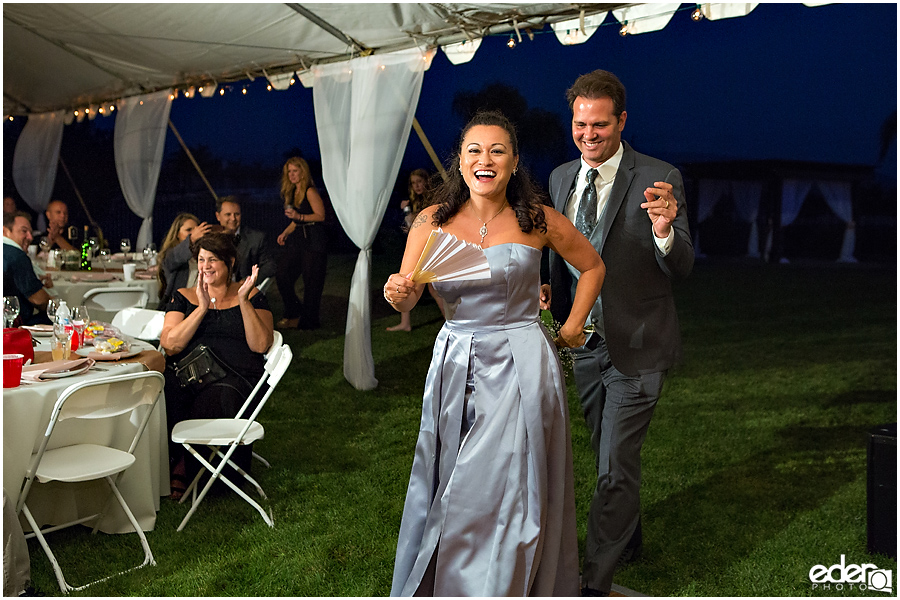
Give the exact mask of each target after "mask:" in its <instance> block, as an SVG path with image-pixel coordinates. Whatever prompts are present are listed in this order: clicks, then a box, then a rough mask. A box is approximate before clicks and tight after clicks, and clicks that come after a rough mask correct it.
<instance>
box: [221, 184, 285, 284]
mask: <svg viewBox="0 0 900 600" xmlns="http://www.w3.org/2000/svg"><path fill="white" fill-rule="evenodd" d="M216 220H217V221H219V225H221V226H222V227H223V228H224V229H225V231H226V232H227V233H230V234H232V235H233V236H234V245H235V248H236V249H237V260H236V261H235V263H234V280H235V281H241V280H242V279H244V278H246V277H247V276H249V275H250V272H251V270H252V269H253V265H259V275H258V277H257V281H256V283H257V285H259V284H260V283H262V281H263V280H264V279H266V278H267V277H274V276H275V259H274V258H272V252H271V251H270V249H269V246H268V245H267V244H266V234H264V233H263V232H262V231H257V230H255V229H250V228H249V227H246V226H244V227H242V226H241V203H240V200H239V199H238V198H237V196H225V197H223V198H219V200H218V201H217V202H216Z"/></svg>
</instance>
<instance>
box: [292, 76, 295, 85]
mask: <svg viewBox="0 0 900 600" xmlns="http://www.w3.org/2000/svg"><path fill="white" fill-rule="evenodd" d="M295 81H296V80H295V79H294V78H293V77H291V85H294V82H295Z"/></svg>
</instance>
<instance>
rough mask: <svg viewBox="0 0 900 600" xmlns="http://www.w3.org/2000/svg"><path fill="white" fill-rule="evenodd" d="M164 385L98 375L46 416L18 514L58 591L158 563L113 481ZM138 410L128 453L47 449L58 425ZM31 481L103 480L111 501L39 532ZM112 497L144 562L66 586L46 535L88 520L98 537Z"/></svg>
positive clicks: (82, 447)
mask: <svg viewBox="0 0 900 600" xmlns="http://www.w3.org/2000/svg"><path fill="white" fill-rule="evenodd" d="M164 386H165V379H164V378H163V376H162V374H160V373H157V372H156V371H149V372H145V373H130V374H127V375H113V376H111V377H102V378H98V379H92V380H89V381H84V382H81V383H76V384H73V385H70V386H69V387H67V388H66V389H65V390H63V392H62V394H60V396H59V400H57V401H56V405H55V406H54V407H53V412H52V413H51V415H50V424H49V425H48V426H47V430H46V431H45V432H44V438H43V440H42V441H41V445H40V449H39V450H38V451H37V453H35V454H34V455H32V459H31V465H30V467H29V468H28V471H27V473H26V475H25V481H24V484H23V487H22V493H21V494H20V495H19V501H18V503H17V504H16V512H17V513H21V514H24V515H25V519H26V520H27V521H28V524H29V525H31V530H32V533H30V534H27V535H26V537H36V538H37V539H38V542H40V544H41V547H42V548H43V549H44V553H45V554H46V555H47V558H48V559H50V564H51V565H52V567H53V572H54V573H55V574H56V580H57V582H58V583H59V589H60V590H62V592H63V593H64V594H67V593H69V592H70V591H77V590H82V589H84V588H86V587H88V586H89V585H93V584H95V583H99V582H101V581H106V580H107V579H110V578H111V577H114V576H116V575H121V574H122V573H127V572H129V571H133V570H135V569H140V568H141V567H144V566H146V565H155V564H156V561H155V560H154V559H153V553H152V552H151V551H150V545H149V544H148V543H147V537H146V536H145V535H144V532H143V531H142V530H141V526H140V525H139V524H138V522H137V519H136V518H135V516H134V513H132V512H131V509H130V508H128V504H127V503H126V502H125V499H124V498H123V497H122V494H121V493H120V492H119V488H118V487H117V485H116V483H117V482H118V481H119V479H120V478H121V476H122V473H123V472H124V471H125V470H126V469H128V467H130V466H131V465H132V464H134V461H135V458H134V450H135V448H137V445H138V442H139V441H140V439H141V435H143V433H144V429H146V427H147V422H148V421H149V420H150V414H151V413H152V412H153V408H154V407H155V406H156V403H157V401H158V400H159V396H160V394H161V393H162V391H163V387H164ZM141 406H144V408H143V409H142V410H143V414H142V415H141V417H140V420H139V422H138V427H137V429H136V431H135V435H134V439H133V440H132V442H131V445H130V446H129V447H128V449H127V450H121V449H118V448H112V447H110V446H104V445H98V444H92V443H77V444H71V445H68V446H62V447H59V448H53V449H51V450H48V449H47V445H48V443H49V441H50V438H51V436H52V435H53V431H54V429H55V428H56V424H57V423H58V422H60V421H65V420H67V419H108V418H113V417H117V416H120V415H124V414H126V413H131V412H134V411H135V409H137V408H138V407H141ZM113 476H115V477H113ZM35 479H37V481H38V482H40V483H47V482H49V481H59V482H63V483H75V482H80V481H92V480H95V479H104V480H106V482H107V484H109V488H110V492H111V497H109V498H108V499H107V501H106V502H105V503H104V505H103V509H102V510H101V511H100V512H99V513H97V514H94V515H90V516H87V517H82V518H80V519H77V520H75V521H71V522H68V523H64V524H62V525H56V526H54V527H46V528H44V529H41V528H40V527H38V524H37V522H36V521H35V519H34V517H33V516H32V514H31V511H30V510H28V505H27V504H26V500H27V499H28V493H29V492H30V491H31V488H32V484H33V483H34V480H35ZM112 496H114V497H115V498H116V500H118V502H119V506H121V507H122V510H123V511H124V512H125V515H126V516H127V517H128V520H129V521H130V522H131V525H132V527H134V530H135V532H136V533H137V534H138V537H139V538H140V541H141V546H142V547H143V548H144V562H143V563H141V564H140V565H138V566H136V567H132V568H130V569H126V570H125V571H122V572H120V573H116V574H114V575H109V576H107V577H104V578H103V579H98V580H97V581H92V582H91V583H87V584H85V585H82V586H79V587H73V586H71V585H69V584H68V583H67V582H66V579H65V577H64V576H63V572H62V569H61V568H60V566H59V562H58V561H57V560H56V557H55V556H54V555H53V552H52V551H51V550H50V546H49V545H48V544H47V540H46V538H45V537H44V534H47V533H51V532H53V531H57V530H59V529H63V528H64V527H70V526H72V525H77V524H80V523H85V522H87V521H92V520H94V521H95V523H94V530H93V532H92V533H96V532H97V528H98V527H99V525H100V523H101V521H102V520H103V517H104V516H105V515H106V512H107V509H108V508H109V507H110V504H111V501H112Z"/></svg>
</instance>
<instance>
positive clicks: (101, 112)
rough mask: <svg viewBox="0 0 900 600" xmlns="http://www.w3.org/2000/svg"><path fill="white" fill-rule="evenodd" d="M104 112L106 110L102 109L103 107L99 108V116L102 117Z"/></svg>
mask: <svg viewBox="0 0 900 600" xmlns="http://www.w3.org/2000/svg"><path fill="white" fill-rule="evenodd" d="M104 112H106V109H105V108H103V107H102V106H101V107H100V114H101V115H102V114H103V113H104Z"/></svg>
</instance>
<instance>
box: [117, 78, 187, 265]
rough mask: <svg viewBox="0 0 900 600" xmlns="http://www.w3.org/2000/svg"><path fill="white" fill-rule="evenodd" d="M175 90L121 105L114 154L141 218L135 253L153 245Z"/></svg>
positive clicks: (131, 205) (130, 204)
mask: <svg viewBox="0 0 900 600" xmlns="http://www.w3.org/2000/svg"><path fill="white" fill-rule="evenodd" d="M171 93H172V92H171V90H167V91H163V92H155V93H152V94H145V95H143V96H132V97H130V98H124V99H122V100H119V102H118V115H117V116H116V131H115V138H114V141H113V150H114V153H115V158H116V173H117V174H118V176H119V185H120V186H121V188H122V195H123V196H125V202H126V203H127V204H128V208H130V209H131V211H132V212H133V213H134V214H136V215H137V216H139V217H141V218H142V219H143V220H144V221H143V223H141V229H140V231H139V232H138V237H137V243H136V245H134V246H133V248H134V249H135V250H138V249H142V248H144V247H145V246H147V245H148V244H149V243H151V242H152V241H153V205H154V204H156V185H157V183H158V181H159V169H160V166H161V165H162V157H163V148H164V146H165V141H166V124H167V123H168V122H169V110H170V109H171V107H172V100H170V99H169V95H170V94H171Z"/></svg>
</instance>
